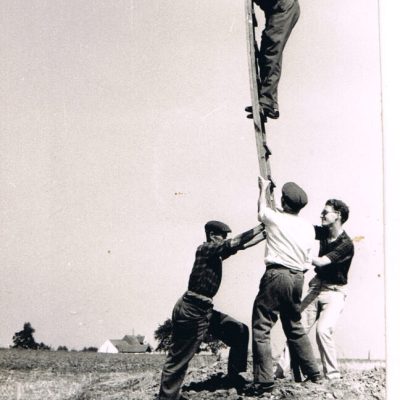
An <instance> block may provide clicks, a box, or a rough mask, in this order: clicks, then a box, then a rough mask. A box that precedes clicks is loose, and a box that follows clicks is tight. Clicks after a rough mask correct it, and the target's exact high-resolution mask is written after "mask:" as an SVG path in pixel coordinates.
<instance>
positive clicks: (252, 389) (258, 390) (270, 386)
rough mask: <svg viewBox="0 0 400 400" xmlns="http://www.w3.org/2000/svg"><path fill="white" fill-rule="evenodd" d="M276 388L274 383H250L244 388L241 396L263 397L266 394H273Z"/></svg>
mask: <svg viewBox="0 0 400 400" xmlns="http://www.w3.org/2000/svg"><path fill="white" fill-rule="evenodd" d="M274 388H275V383H274V382H266V383H256V382H253V383H249V384H248V385H246V386H245V387H244V388H243V391H242V392H241V394H244V395H245V396H250V397H261V396H263V395H264V393H272V391H273V390H274Z"/></svg>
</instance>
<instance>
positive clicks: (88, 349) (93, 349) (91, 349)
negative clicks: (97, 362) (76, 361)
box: [82, 347, 98, 353]
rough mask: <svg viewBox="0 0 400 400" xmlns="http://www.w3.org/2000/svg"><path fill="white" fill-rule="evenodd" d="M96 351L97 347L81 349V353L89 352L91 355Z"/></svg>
mask: <svg viewBox="0 0 400 400" xmlns="http://www.w3.org/2000/svg"><path fill="white" fill-rule="evenodd" d="M97 350H98V349H97V347H84V348H83V349H82V351H85V352H87V351H89V352H93V353H96V352H97Z"/></svg>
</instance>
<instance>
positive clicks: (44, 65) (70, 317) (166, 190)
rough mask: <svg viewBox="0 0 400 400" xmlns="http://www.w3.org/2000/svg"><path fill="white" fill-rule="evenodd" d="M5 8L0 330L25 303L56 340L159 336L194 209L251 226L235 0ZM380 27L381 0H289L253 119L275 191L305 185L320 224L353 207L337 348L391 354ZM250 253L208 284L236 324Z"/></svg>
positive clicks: (195, 226)
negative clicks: (278, 70)
mask: <svg viewBox="0 0 400 400" xmlns="http://www.w3.org/2000/svg"><path fill="white" fill-rule="evenodd" d="M0 18H1V21H0V41H1V48H3V49H4V50H5V51H4V54H5V55H6V56H5V57H4V56H3V57H2V59H1V61H0V65H1V79H0V85H1V91H2V93H5V94H6V95H5V96H2V99H1V105H0V112H1V120H0V127H1V136H0V152H1V154H0V156H1V159H0V163H1V165H0V167H1V170H0V182H1V186H0V190H1V192H0V213H1V214H0V215H1V225H0V226H1V227H0V235H1V238H0V239H1V242H2V251H1V254H0V257H1V260H0V262H1V271H2V276H1V279H0V315H1V318H2V324H1V328H0V346H8V345H9V344H11V339H12V336H13V334H14V332H16V331H18V330H20V329H22V326H23V323H24V322H27V321H29V322H31V324H32V326H33V327H34V328H35V329H36V333H35V338H36V340H37V341H43V342H44V343H46V344H49V345H51V346H53V347H58V346H59V345H67V346H68V347H69V348H71V347H73V348H76V349H80V348H82V347H84V346H97V347H98V346H100V345H101V344H102V343H103V342H104V341H105V340H106V339H110V338H111V339H116V338H121V337H122V336H124V335H125V334H127V333H131V332H132V329H134V330H135V332H136V333H141V334H144V335H145V336H146V339H147V340H148V341H150V342H151V343H153V338H152V336H153V332H154V330H155V329H156V327H157V325H158V324H159V323H161V322H163V321H164V320H165V319H166V318H167V317H169V316H170V314H171V310H172V308H173V305H174V303H175V301H176V300H177V298H178V297H179V296H181V295H182V293H183V292H184V291H185V289H186V286H187V281H188V277H189V274H190V271H191V267H192V264H193V260H194V252H195V249H196V247H197V246H198V245H199V244H200V243H201V242H202V241H203V240H204V233H203V225H204V223H205V222H206V221H207V220H209V219H220V220H223V221H225V222H226V223H228V224H229V225H230V226H231V228H232V229H233V231H234V233H239V232H241V231H243V230H246V229H248V228H250V227H252V226H254V225H256V224H257V217H256V208H257V207H256V201H257V194H258V189H257V175H258V161H257V152H256V145H255V138H254V130H253V124H252V122H251V121H250V120H247V119H246V118H245V113H244V112H243V108H244V107H245V106H246V105H248V104H249V101H250V91H249V78H248V69H247V50H246V40H245V18H244V4H243V1H234V2H232V1H228V0H220V1H218V2H215V1H211V0H197V1H191V2H188V1H183V0H174V1H169V0H164V1H160V0H147V1H146V2H139V1H138V0H119V1H112V2H111V1H106V0H96V1H95V0H85V1H83V0H72V1H71V0H70V1H66V0H52V1H49V0H48V1H46V0H34V1H31V2H24V1H22V0H13V1H8V0H6V1H3V2H2V3H1V13H0ZM378 40H379V37H378V5H377V2H376V1H372V0H353V1H351V2H348V1H345V0H339V1H335V2H333V1H318V2H301V18H300V20H299V22H298V24H297V25H296V27H295V29H294V31H293V33H292V36H291V37H290V40H289V42H288V45H287V47H286V50H285V54H284V65H283V75H282V79H281V83H280V88H279V89H280V90H279V98H280V111H281V117H280V119H279V120H277V121H271V122H269V123H268V125H267V131H268V141H269V143H270V147H271V148H272V152H273V156H272V159H271V162H272V172H273V176H274V180H275V181H276V183H277V188H276V190H277V194H278V195H279V190H280V188H281V186H282V185H283V184H284V183H285V182H286V181H292V180H293V181H296V182H297V183H298V184H300V185H301V186H302V187H303V188H304V189H305V190H306V191H307V193H308V195H309V204H308V206H307V207H306V208H305V209H304V211H303V212H302V215H303V216H304V217H306V218H308V219H309V220H310V221H311V222H312V223H314V224H317V223H319V214H320V211H321V209H322V208H323V205H324V202H325V200H326V199H328V198H332V197H335V198H340V199H342V200H344V201H345V202H347V203H348V204H349V206H350V210H351V211H350V218H349V221H348V222H347V223H346V225H345V229H346V231H347V232H348V233H349V235H350V236H351V237H352V238H355V248H356V255H355V258H354V261H353V264H352V267H351V270H350V276H349V280H350V281H349V295H348V299H347V303H346V308H345V310H344V312H343V315H342V317H341V319H340V321H339V324H338V327H337V334H336V338H337V347H338V352H339V357H345V358H354V357H357V358H366V357H368V355H370V356H371V357H372V358H384V356H385V346H384V343H385V336H384V335H385V330H384V323H385V319H384V258H383V200H382V174H383V171H382V163H383V160H382V132H381V107H380V100H381V99H380V70H379V42H378ZM263 252H264V246H263V244H261V245H259V246H257V247H255V248H252V249H250V250H248V251H246V252H241V253H239V254H238V255H236V256H234V257H233V258H231V259H229V260H227V261H226V262H225V263H224V265H225V267H224V277H223V283H222V286H221V289H220V292H219V293H218V295H217V296H216V298H215V306H216V308H217V309H219V310H221V311H224V312H226V313H229V314H231V315H232V316H234V317H236V318H238V319H240V320H243V321H245V322H247V323H248V324H250V320H251V308H252V303H253V300H254V297H255V295H256V293H257V289H258V283H259V280H260V278H261V276H262V274H263V272H264V265H263ZM307 275H308V276H307V280H308V279H310V278H311V277H312V272H311V271H310V272H309V273H308V274H307ZM276 331H277V332H276V335H275V336H276V343H278V344H279V345H280V343H281V341H282V340H281V339H282V338H281V336H280V334H279V327H278V328H277V329H276ZM279 345H276V351H278V348H279Z"/></svg>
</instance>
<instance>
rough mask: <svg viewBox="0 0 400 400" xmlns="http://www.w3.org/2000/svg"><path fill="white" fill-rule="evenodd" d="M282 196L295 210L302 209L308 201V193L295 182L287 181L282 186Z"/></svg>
mask: <svg viewBox="0 0 400 400" xmlns="http://www.w3.org/2000/svg"><path fill="white" fill-rule="evenodd" d="M282 197H283V198H284V199H285V201H286V203H287V205H288V206H289V207H290V208H292V209H293V210H295V211H299V210H301V209H302V208H303V207H304V206H305V205H306V204H307V203H308V198H307V193H306V192H305V191H304V190H303V189H302V188H301V187H300V186H299V185H297V183H294V182H286V183H285V184H284V185H283V186H282Z"/></svg>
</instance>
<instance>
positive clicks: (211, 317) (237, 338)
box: [158, 221, 265, 400]
mask: <svg viewBox="0 0 400 400" xmlns="http://www.w3.org/2000/svg"><path fill="white" fill-rule="evenodd" d="M229 232H231V229H230V228H229V226H228V225H226V224H225V223H223V222H220V221H209V222H207V223H206V225H205V234H206V239H207V241H206V242H204V243H203V244H202V245H200V246H199V247H198V248H197V251H196V257H195V261H194V265H193V269H192V272H191V274H190V278H189V285H188V290H187V291H186V292H185V293H184V295H183V296H182V297H181V298H180V299H179V300H178V301H177V303H176V304H175V307H174V309H173V312H172V341H171V346H170V348H169V352H168V355H167V359H166V361H165V364H164V368H163V371H162V375H161V385H160V392H159V396H158V399H159V400H167V399H168V400H177V399H184V397H183V396H182V395H181V394H180V389H181V386H182V383H183V380H184V378H185V374H186V370H187V368H188V365H189V362H190V360H191V359H192V358H193V356H194V355H195V353H196V352H197V350H198V348H199V346H200V344H201V343H202V341H203V339H204V338H205V336H206V335H207V333H211V335H212V336H213V337H214V338H216V339H220V340H222V341H223V342H224V343H225V344H227V345H228V346H230V352H229V358H228V374H227V376H226V377H225V386H226V387H236V388H239V387H242V386H243V385H244V384H245V380H244V378H243V377H242V376H241V375H239V374H240V373H241V372H245V371H246V367H247V347H248V341H249V330H248V327H247V326H246V325H245V324H243V323H241V322H239V321H236V320H235V319H233V318H232V317H230V316H228V315H226V314H223V313H221V312H219V311H216V310H214V309H213V297H214V296H215V295H216V293H217V291H218V289H219V286H220V284H221V279H222V261H223V260H225V259H226V258H228V257H230V256H231V255H233V254H236V253H237V251H238V250H244V249H246V248H248V247H251V246H254V245H255V244H257V243H259V242H260V241H262V240H264V239H265V236H264V225H263V224H260V225H258V226H256V227H255V228H253V229H251V230H249V231H246V232H244V233H242V234H240V235H237V236H235V237H234V238H232V239H228V238H227V235H228V233H229Z"/></svg>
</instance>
